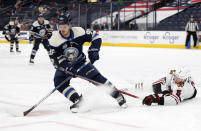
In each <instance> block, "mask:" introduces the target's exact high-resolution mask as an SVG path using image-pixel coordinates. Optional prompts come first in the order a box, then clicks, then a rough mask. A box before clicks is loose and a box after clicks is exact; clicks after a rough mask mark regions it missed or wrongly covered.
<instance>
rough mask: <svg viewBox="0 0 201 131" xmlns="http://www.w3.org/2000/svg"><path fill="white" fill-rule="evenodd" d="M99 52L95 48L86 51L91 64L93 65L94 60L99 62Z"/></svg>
mask: <svg viewBox="0 0 201 131" xmlns="http://www.w3.org/2000/svg"><path fill="white" fill-rule="evenodd" d="M98 52H99V50H98V49H96V48H91V49H89V51H88V57H89V60H90V62H91V64H93V63H94V62H95V61H96V60H99V53H98Z"/></svg>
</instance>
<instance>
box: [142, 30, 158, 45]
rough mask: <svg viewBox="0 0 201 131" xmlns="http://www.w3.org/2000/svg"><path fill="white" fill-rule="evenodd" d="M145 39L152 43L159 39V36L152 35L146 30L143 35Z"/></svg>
mask: <svg viewBox="0 0 201 131" xmlns="http://www.w3.org/2000/svg"><path fill="white" fill-rule="evenodd" d="M144 39H145V40H149V42H150V43H154V42H155V41H156V40H158V39H159V36H157V35H152V34H151V32H146V34H145V35H144Z"/></svg>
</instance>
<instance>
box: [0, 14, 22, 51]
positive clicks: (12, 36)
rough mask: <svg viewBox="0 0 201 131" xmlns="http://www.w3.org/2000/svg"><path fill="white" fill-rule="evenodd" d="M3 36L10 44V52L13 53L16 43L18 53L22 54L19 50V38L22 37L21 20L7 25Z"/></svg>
mask: <svg viewBox="0 0 201 131" xmlns="http://www.w3.org/2000/svg"><path fill="white" fill-rule="evenodd" d="M3 34H4V35H5V38H6V40H8V41H9V42H10V52H14V51H13V45H14V42H15V47H16V52H21V51H20V50H19V41H18V36H19V35H20V24H19V19H18V18H15V19H14V20H12V21H10V22H9V23H8V24H7V25H5V27H4V29H3Z"/></svg>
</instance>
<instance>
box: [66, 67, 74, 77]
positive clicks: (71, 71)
mask: <svg viewBox="0 0 201 131" xmlns="http://www.w3.org/2000/svg"><path fill="white" fill-rule="evenodd" d="M68 72H70V73H68ZM66 73H67V74H70V75H71V76H72V77H76V76H75V75H77V70H76V69H75V68H74V67H73V66H70V67H67V68H66Z"/></svg>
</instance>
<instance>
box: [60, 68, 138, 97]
mask: <svg viewBox="0 0 201 131" xmlns="http://www.w3.org/2000/svg"><path fill="white" fill-rule="evenodd" d="M58 69H59V70H61V71H63V72H65V73H66V74H69V75H71V76H74V77H78V78H80V79H83V80H86V81H88V82H91V83H93V84H95V85H103V84H102V83H100V82H97V81H94V80H91V79H88V78H86V77H83V76H80V75H76V74H73V73H72V72H70V71H67V70H65V69H64V68H63V67H58ZM117 91H118V92H120V93H122V94H125V95H128V96H131V97H133V98H137V99H139V97H138V96H135V95H133V94H130V93H128V92H125V91H123V90H117Z"/></svg>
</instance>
